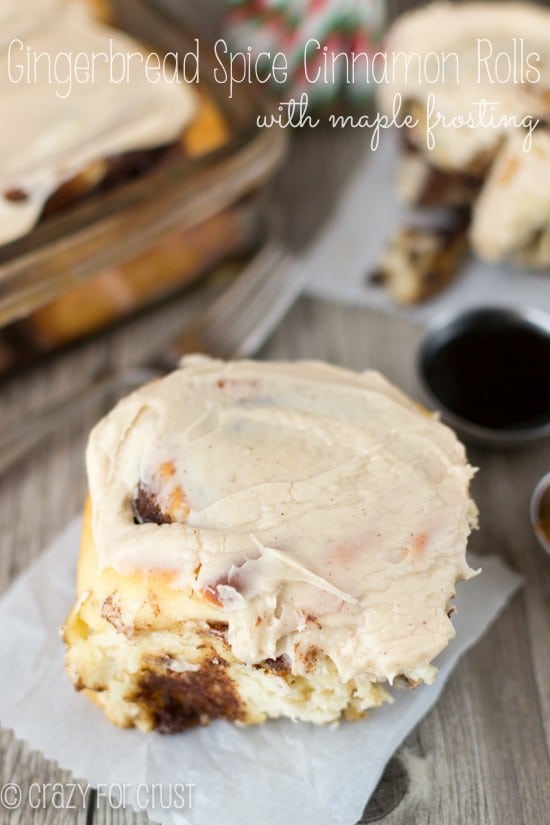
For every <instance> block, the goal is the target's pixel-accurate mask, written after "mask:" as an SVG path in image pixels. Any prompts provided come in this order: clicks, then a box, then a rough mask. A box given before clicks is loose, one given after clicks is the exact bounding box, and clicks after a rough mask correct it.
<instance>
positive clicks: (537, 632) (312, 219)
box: [0, 130, 550, 825]
mask: <svg viewBox="0 0 550 825" xmlns="http://www.w3.org/2000/svg"><path fill="white" fill-rule="evenodd" d="M364 140H365V136H364V134H361V132H360V131H359V130H358V131H355V132H351V133H347V134H337V133H334V132H332V131H329V130H316V133H315V134H307V133H304V134H300V135H297V136H295V143H294V147H293V151H292V156H291V158H290V161H289V164H288V166H287V168H286V169H285V172H284V174H282V175H280V176H279V178H278V180H277V181H276V184H275V187H274V192H273V198H274V199H275V200H278V201H279V202H282V203H284V205H285V229H284V232H285V235H286V237H287V239H288V241H289V243H290V244H292V245H294V246H300V245H302V244H303V243H304V242H306V240H307V239H309V238H310V237H311V236H312V234H313V233H314V231H315V230H316V229H318V227H319V226H320V225H321V224H322V222H323V221H324V220H325V219H326V218H327V217H328V215H329V214H330V210H331V208H332V206H333V205H334V203H335V199H336V197H337V194H338V192H339V190H340V189H341V187H342V186H343V185H344V183H345V181H346V180H347V179H348V178H349V177H350V176H351V175H353V168H354V164H355V162H356V160H357V157H358V155H359V153H360V151H361V149H362V148H363V143H364ZM365 220H368V210H367V209H366V210H365ZM337 275H338V273H335V277H337ZM200 300H201V299H200V296H198V295H195V296H193V297H188V296H187V297H185V298H183V299H179V300H177V301H173V302H172V303H171V304H170V305H169V306H165V307H163V308H160V309H158V310H156V311H154V312H151V313H149V314H147V315H146V316H143V317H141V318H138V319H135V320H134V321H132V322H130V323H128V324H126V325H125V326H124V327H121V328H119V329H118V330H115V331H113V332H111V333H110V334H107V335H105V336H103V337H101V338H99V339H97V340H95V341H92V342H90V343H88V344H85V345H83V346H80V347H78V348H76V349H74V350H73V351H72V352H70V353H68V354H65V355H63V356H62V357H60V358H58V359H57V360H56V361H55V362H54V363H51V364H49V365H47V366H45V367H44V368H42V369H41V370H39V371H36V372H34V373H33V374H31V375H26V376H22V377H20V378H17V379H16V380H13V381H11V382H10V383H9V384H7V385H3V386H2V387H0V415H1V419H0V420H1V421H2V424H3V426H7V422H9V421H10V420H20V419H22V418H24V416H25V415H26V414H27V413H28V412H29V411H31V410H32V409H36V408H40V407H42V406H43V405H45V404H46V403H47V402H51V401H53V400H55V399H56V398H61V397H63V396H64V395H65V394H66V393H67V392H68V391H69V390H73V389H75V388H76V387H78V386H84V385H85V384H86V383H87V381H88V380H89V378H90V376H92V375H94V374H95V373H97V372H98V371H104V370H105V369H107V368H108V367H115V366H118V365H126V364H129V363H139V362H140V361H142V360H145V359H146V357H147V355H149V354H151V353H153V352H154V351H155V350H156V349H158V348H159V347H160V346H162V344H163V343H165V342H167V341H169V340H170V338H171V337H172V336H173V335H174V334H175V333H176V332H177V331H178V330H179V329H180V328H181V326H182V325H183V324H184V323H185V320H186V318H189V317H191V316H192V315H193V314H194V313H195V311H196V307H197V306H198V305H199V303H200ZM420 334H421V332H420V330H419V329H418V328H417V327H415V326H413V325H412V324H408V323H406V322H404V321H400V320H396V319H391V318H387V317H385V316H381V315H377V314H376V313H374V312H372V311H368V310H362V309H354V308H344V307H339V306H332V305H328V304H325V303H322V302H318V301H312V300H306V299H303V300H302V301H300V302H299V304H298V305H297V306H296V307H295V308H294V310H293V311H292V312H291V313H290V315H289V316H288V318H287V319H286V320H285V322H284V323H283V324H282V325H281V327H280V329H279V330H278V331H277V333H276V334H275V335H274V336H273V337H272V339H271V341H270V342H269V343H268V345H267V346H266V347H265V348H264V350H263V352H262V353H261V356H262V357H265V358H299V357H316V358H323V359H327V360H329V361H332V362H334V363H338V364H343V365H346V366H349V367H352V368H355V369H361V368H363V367H373V368H376V369H380V370H381V371H383V372H384V373H385V374H386V375H387V376H388V377H389V378H390V379H391V380H393V381H395V382H396V383H397V384H399V385H400V386H401V387H402V388H403V389H404V390H406V391H407V392H409V393H411V394H412V395H413V396H415V397H419V389H418V384H417V380H416V377H415V370H414V362H415V351H416V347H417V344H418V340H419V337H420ZM105 406H106V405H105V404H101V403H98V404H96V405H94V406H92V407H90V409H89V410H87V412H86V414H85V415H83V416H82V419H81V420H80V421H79V422H77V423H76V424H75V425H74V427H72V428H70V429H69V430H66V431H62V432H58V433H56V434H55V436H54V437H53V438H51V439H50V441H49V442H48V443H47V444H46V445H44V446H43V447H41V448H40V449H39V450H36V451H35V453H34V454H33V455H32V457H30V458H29V459H28V460H26V461H24V462H21V464H20V466H18V467H17V468H15V469H14V470H13V471H11V472H10V473H9V475H7V476H6V477H4V478H0V591H3V590H4V589H5V588H6V587H7V586H8V584H9V582H10V581H11V580H12V579H13V577H14V576H15V575H17V574H18V573H19V572H20V571H22V570H23V569H24V568H25V567H26V566H27V565H28V564H29V563H30V561H32V559H33V558H35V557H36V555H37V554H38V553H40V551H41V549H42V548H43V547H44V545H45V544H46V543H47V542H48V541H50V540H51V539H52V538H53V537H54V536H55V535H56V534H57V533H58V532H59V531H60V530H61V529H62V528H63V527H64V526H65V524H66V523H67V522H68V521H69V520H70V519H71V518H72V517H73V516H74V515H76V514H77V513H78V512H79V511H80V509H81V506H82V501H83V498H84V493H85V479H84V472H83V450H84V445H85V441H86V436H87V432H88V431H89V428H90V427H91V425H92V424H93V422H94V421H95V420H97V418H98V417H99V416H100V415H101V413H102V412H103V411H104V409H105ZM469 452H470V457H471V460H472V462H473V463H475V464H476V465H477V466H478V467H479V468H480V472H479V474H478V476H477V478H476V480H475V482H474V495H475V498H476V500H477V501H478V504H479V507H480V517H481V529H480V530H479V532H478V533H477V534H476V535H475V536H474V537H473V541H472V545H471V546H472V549H475V550H476V551H477V552H479V553H497V554H499V555H501V556H502V557H503V558H505V559H506V560H507V561H508V562H509V563H510V564H511V565H512V566H513V567H515V568H516V569H519V570H520V571H521V572H522V573H523V575H524V576H525V577H526V586H525V588H524V589H523V591H522V592H521V593H520V594H519V595H518V596H516V597H515V599H514V600H513V602H512V603H511V605H510V606H509V607H508V609H507V610H506V611H505V613H504V614H503V615H502V617H501V618H500V619H499V621H498V622H497V623H496V625H495V626H494V627H493V628H492V629H491V630H490V631H489V632H488V634H487V635H486V636H485V637H484V639H483V640H482V641H481V642H480V644H478V645H477V647H476V648H475V649H474V650H472V651H471V652H470V653H469V654H467V656H466V657H465V658H464V659H463V660H462V662H461V664H460V665H459V667H458V668H457V669H456V671H455V673H454V674H453V676H452V678H451V679H450V682H449V684H448V686H447V687H446V689H445V692H444V694H443V696H442V698H441V700H440V701H439V703H438V704H437V706H436V707H435V708H434V709H433V710H432V711H431V713H430V714H429V715H428V716H427V717H426V718H425V719H424V720H423V721H422V722H421V723H420V724H419V725H418V727H417V728H416V730H415V731H414V732H413V733H412V734H411V736H410V737H409V738H408V740H407V741H406V742H405V743H404V744H403V746H402V747H401V748H400V749H399V751H398V753H397V757H398V758H399V760H400V762H401V764H402V766H403V767H404V770H405V771H406V772H407V775H408V790H407V791H406V793H405V796H404V797H403V799H402V801H401V802H400V803H399V804H398V805H397V807H395V808H394V809H393V810H392V811H391V812H389V813H388V814H387V816H385V817H384V818H383V819H382V820H380V821H382V822H383V823H384V825H411V823H414V825H442V824H443V823H445V825H446V824H447V823H450V825H523V824H525V825H546V823H548V814H547V807H548V803H549V802H550V759H549V743H550V656H549V655H548V644H549V639H550V559H549V558H547V557H545V556H544V555H543V554H542V552H541V550H540V549H539V547H538V545H537V543H536V540H535V538H534V536H533V534H532V531H531V529H530V526H529V518H528V502H529V496H530V493H531V490H532V488H533V486H534V484H535V482H536V480H537V479H538V478H539V477H540V476H542V475H543V473H544V472H546V471H547V470H548V469H549V466H550V446H549V444H548V442H546V443H544V444H539V445H537V446H532V447H530V448H522V449H518V450H515V451H510V452H497V451H488V450H487V451H485V450H479V449H475V450H474V449H471V450H470V451H469ZM3 666H6V664H5V663H4V664H3ZM0 749H1V752H2V759H1V763H0V786H1V785H2V784H3V783H5V782H19V783H20V784H21V785H22V786H23V787H28V785H29V784H30V783H31V782H32V781H36V782H65V783H66V782H70V781H73V779H72V778H71V777H70V775H69V774H68V773H67V772H63V771H60V770H59V769H58V767H57V766H56V765H55V764H54V763H52V762H48V761H47V760H45V759H44V758H43V757H42V756H41V755H40V754H36V753H31V752H30V751H29V750H28V748H27V747H26V746H25V745H23V744H21V743H18V742H16V741H15V739H14V738H13V736H12V734H11V733H10V732H9V731H0ZM387 781H388V782H389V783H391V782H397V781H398V779H397V777H396V776H395V775H394V778H393V779H392V777H391V776H388V780H387ZM252 789H253V777H251V793H252V792H253V790H252ZM386 791H387V788H386ZM388 798H391V793H390V794H388V793H387V792H386V793H385V797H384V800H383V799H381V798H378V797H377V799H378V800H379V802H380V804H379V805H378V807H377V806H376V805H375V804H372V805H371V806H370V808H369V809H368V810H367V814H366V815H365V821H370V822H372V821H374V819H373V817H375V816H377V815H378V813H380V812H381V811H383V810H384V807H383V804H382V803H384V804H386V802H387V799H388ZM91 801H92V805H91V806H89V810H88V811H85V810H82V809H80V810H73V811H58V810H55V809H54V808H53V807H51V806H50V807H49V808H47V809H45V810H36V811H32V810H30V809H29V807H28V806H27V807H25V808H22V809H20V810H19V812H17V813H15V812H8V811H6V810H4V809H2V807H1V806H0V825H8V823H9V825H12V823H13V825H19V824H20V823H21V825H49V823H55V824H56V825H84V823H86V825H145V822H146V818H145V816H144V815H143V814H141V815H138V814H134V813H133V812H131V811H116V810H113V809H111V808H110V807H109V806H108V805H107V804H106V803H105V802H101V803H100V804H96V802H95V800H94V799H92V800H91ZM304 822H309V819H308V816H307V812H306V811H304ZM205 825H206V824H205ZM208 825H216V823H208ZM235 825H238V823H235ZM266 825H269V823H266ZM337 825H353V823H338V824H337Z"/></svg>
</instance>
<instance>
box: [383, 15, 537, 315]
mask: <svg viewBox="0 0 550 825" xmlns="http://www.w3.org/2000/svg"><path fill="white" fill-rule="evenodd" d="M386 46H387V54H388V61H389V64H390V66H391V71H390V72H389V77H388V82H387V83H382V84H380V90H379V99H380V105H381V108H382V109H383V110H384V111H385V112H386V113H387V114H390V113H391V112H392V111H393V110H394V109H395V108H396V106H397V107H399V106H400V108H401V113H402V114H403V115H404V114H408V115H409V117H410V118H411V120H410V122H409V125H408V126H406V127H404V128H403V130H402V132H401V137H402V138H403V148H404V151H403V153H402V157H401V163H400V169H399V173H398V176H397V191H398V194H399V197H400V198H401V200H402V201H403V202H404V203H406V204H407V205H412V206H415V207H421V208H422V209H423V210H424V209H425V208H428V209H431V208H434V207H435V208H437V209H440V208H442V207H443V208H445V209H451V210H456V211H457V214H458V213H461V214H466V212H465V210H470V213H471V220H470V225H469V227H468V226H467V225H464V228H463V230H462V238H461V239H460V243H459V244H458V246H460V247H461V248H464V249H465V248H466V241H468V242H469V245H470V246H471V248H472V249H473V251H474V252H475V253H476V254H477V255H478V256H479V257H480V258H482V259H483V260H486V261H500V260H503V261H504V260H506V261H512V262H514V263H519V264H520V265H523V266H525V265H527V266H530V267H536V268H539V269H543V270H548V269H550V162H549V158H550V154H549V151H550V149H549V146H550V130H549V124H550V10H549V9H547V8H544V7H542V6H540V5H536V4H530V3H515V2H511V3H503V2H500V3H488V2H468V3H447V2H436V3H432V4H428V5H426V6H422V7H421V8H418V9H414V10H412V11H410V12H407V13H405V14H403V15H402V16H401V17H399V18H398V19H397V20H396V22H395V23H394V24H393V26H392V27H391V29H390V31H389V32H388V36H387V42H386ZM405 233H406V234H405V240H406V239H407V235H408V234H410V229H409V228H407V230H405ZM429 243H430V245H431V246H434V245H435V246H437V244H438V235H437V233H436V232H435V233H434V232H432V233H430V238H429ZM396 248H397V250H398V254H395V249H396ZM388 260H389V265H388ZM461 261H462V255H458V256H456V259H455V261H454V262H451V263H452V266H451V267H449V268H448V270H447V274H448V276H449V277H443V278H437V277H436V276H437V274H438V273H439V272H440V267H439V266H436V267H434V268H433V272H434V273H435V276H434V278H433V279H432V281H433V282H432V285H431V289H424V288H423V286H424V274H425V273H424V272H423V271H422V260H421V259H419V258H418V257H417V256H416V255H414V256H413V257H412V258H411V257H410V256H409V255H407V244H406V243H403V236H401V237H399V236H397V237H396V238H394V239H392V240H391V241H390V243H389V247H388V250H387V251H385V252H384V253H383V259H382V261H381V264H380V269H384V263H385V264H386V266H385V268H386V273H385V274H386V284H387V285H388V288H389V291H390V293H391V295H392V297H393V298H394V299H395V300H396V301H398V302H401V303H405V304H409V303H417V302H419V301H422V300H425V299H426V298H430V297H432V295H433V294H434V293H435V292H437V291H438V290H439V289H442V288H444V287H445V286H446V284H447V283H448V282H449V281H450V280H451V276H453V277H454V276H456V275H457V274H458V271H459V268H460V264H461ZM403 262H405V264H406V269H407V276H408V279H407V282H411V283H412V287H410V288H407V289H405V290H404V289H402V288H401V282H402V280H403V274H402V273H403ZM395 285H397V288H396V286H395Z"/></svg>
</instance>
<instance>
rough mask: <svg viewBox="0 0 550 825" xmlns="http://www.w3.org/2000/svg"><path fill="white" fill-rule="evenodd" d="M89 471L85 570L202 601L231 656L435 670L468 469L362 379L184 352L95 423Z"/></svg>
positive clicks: (411, 672)
mask: <svg viewBox="0 0 550 825" xmlns="http://www.w3.org/2000/svg"><path fill="white" fill-rule="evenodd" d="M87 465H88V475H89V482H90V494H91V499H92V506H93V514H94V515H93V533H94V539H95V543H96V547H97V552H98V557H99V564H100V568H106V567H112V568H114V569H115V570H116V571H118V572H119V573H121V574H123V575H132V574H135V573H138V574H140V575H143V576H145V577H152V578H153V579H154V578H155V577H162V578H163V580H165V581H168V582H169V586H170V587H172V588H175V589H177V590H179V591H181V592H182V603H183V601H185V600H186V599H187V601H188V602H190V603H191V605H192V604H193V603H198V602H199V600H200V603H202V604H205V603H206V604H208V606H209V608H211V609H212V610H213V611H217V612H218V613H219V615H220V618H221V619H223V621H225V622H227V624H228V631H227V638H228V641H229V643H230V645H231V646H232V649H233V651H234V653H235V655H236V656H237V657H238V658H239V659H241V660H242V661H244V662H247V663H251V664H253V663H256V662H259V661H262V660H264V659H268V658H276V657H278V656H281V655H284V656H286V657H287V658H288V660H289V662H290V664H291V667H292V671H293V672H294V673H300V672H304V671H305V669H306V668H307V660H308V651H309V652H310V651H311V650H312V648H313V649H314V650H315V651H318V652H322V653H324V654H326V655H327V656H328V657H329V658H330V659H331V660H332V662H333V663H334V665H335V667H336V668H337V670H338V673H339V675H340V678H341V679H343V680H347V679H350V678H353V677H354V676H355V675H357V674H367V675H368V676H369V677H370V678H372V679H373V680H376V681H380V680H389V681H390V682H391V681H392V680H393V679H394V678H395V677H396V676H398V675H404V676H406V677H407V678H409V679H411V680H424V681H431V680H432V679H433V676H434V674H435V668H433V666H431V665H430V662H431V660H432V659H433V658H434V656H436V655H437V654H438V653H439V652H440V651H441V650H442V649H443V648H444V647H445V645H446V643H447V642H448V640H449V639H450V638H451V637H452V636H453V635H454V631H453V626H452V623H451V621H450V619H449V617H448V610H449V600H450V599H451V598H452V597H453V595H454V588H455V583H456V581H457V580H459V579H467V578H469V577H470V576H472V575H473V574H474V573H473V571H472V570H471V569H470V568H469V567H468V565H467V563H466V560H465V548H466V540H467V537H468V534H469V532H470V529H471V527H472V526H473V524H474V523H475V519H476V508H475V505H474V504H473V502H472V500H471V499H470V496H469V493H468V486H469V481H470V478H471V477H472V474H473V470H472V468H471V467H469V466H468V464H467V462H466V459H465V454H464V449H463V447H462V445H461V444H460V443H459V442H458V440H457V439H456V437H455V435H454V434H453V433H452V432H451V430H449V429H448V428H447V427H446V426H444V425H443V424H441V423H440V422H439V421H438V420H437V418H436V417H435V416H433V415H431V414H429V413H427V412H426V411H425V410H423V409H422V408H420V407H419V406H418V405H416V404H414V403H413V402H412V401H411V400H409V399H408V398H407V397H406V396H404V395H403V394H402V393H401V392H400V391H399V390H397V389H396V388H395V387H393V386H392V385H391V384H390V383H389V382H388V381H386V380H385V379H384V378H383V377H382V376H381V375H380V374H378V373H377V372H373V371H369V372H365V373H361V374H357V373H354V372H351V371H348V370H345V369H340V368H337V367H333V366H329V365H327V364H323V363H320V362H313V361H303V362H296V363H284V362H281V363H274V362H273V363H262V362H248V361H240V362H227V363H225V362H221V361H215V360H211V359H208V358H204V357H202V356H192V357H188V358H185V359H184V360H183V362H182V367H181V369H179V370H176V371H175V372H174V373H172V374H171V375H169V376H167V377H166V378H163V379H161V380H158V381H155V382H153V383H151V384H148V385H146V386H144V387H142V388H141V389H140V390H138V391H137V392H135V393H133V394H132V395H130V396H128V397H127V398H125V399H124V400H123V401H121V402H120V403H119V404H118V405H117V406H116V407H115V409H114V410H113V411H112V412H111V413H110V414H109V415H107V416H106V417H105V418H104V419H103V420H102V421H101V422H100V423H99V424H98V425H97V426H96V428H95V429H94V431H93V432H92V435H91V438H90V442H89V447H88V452H87ZM191 609H192V608H191Z"/></svg>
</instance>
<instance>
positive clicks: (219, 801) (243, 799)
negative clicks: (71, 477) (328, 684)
mask: <svg viewBox="0 0 550 825" xmlns="http://www.w3.org/2000/svg"><path fill="white" fill-rule="evenodd" d="M79 533H80V521H79V520H77V521H75V522H73V523H72V524H70V525H69V527H68V528H67V529H66V530H65V532H64V533H63V534H62V535H60V536H59V537H58V539H57V540H56V541H54V543H53V544H52V545H51V546H50V548H49V549H47V550H46V551H45V552H44V553H43V555H42V556H40V558H39V559H38V560H37V561H36V562H35V563H34V564H33V565H32V566H31V567H30V568H29V569H28V570H27V571H26V572H25V573H24V574H23V575H22V576H21V577H20V578H19V579H18V580H17V581H16V582H15V583H14V584H13V585H12V587H11V588H10V589H9V590H8V592H7V593H6V594H5V595H4V596H3V598H2V599H1V600H0V661H1V662H2V667H1V675H0V721H1V723H2V725H4V726H5V727H7V728H12V729H13V730H14V731H15V734H16V736H17V737H19V738H20V739H22V740H25V741H26V742H27V743H28V744H29V746H30V747H31V748H33V749H36V750H40V751H42V753H43V754H44V755H45V756H46V757H48V758H53V759H56V760H57V762H58V763H59V765H60V766H61V767H63V768H69V769H70V770H72V772H73V774H74V775H75V776H76V777H78V778H81V779H83V780H87V781H88V782H89V783H90V784H92V785H95V786H97V785H102V786H103V785H109V784H111V783H117V784H120V785H130V786H131V788H130V789H129V791H128V792H126V793H125V799H127V800H128V801H129V802H131V803H132V804H136V806H137V807H138V808H142V807H143V800H142V801H141V802H140V801H139V800H136V797H135V793H137V791H136V789H137V788H138V786H139V785H140V783H147V784H148V785H151V784H152V783H161V784H162V785H163V786H169V785H172V786H175V785H176V784H177V783H182V784H183V783H187V784H193V785H194V788H193V792H192V807H191V809H186V810H181V809H179V810H174V809H172V810H168V809H163V810H161V809H159V808H158V807H157V808H156V809H155V810H153V811H151V810H149V813H150V815H151V816H152V818H153V819H154V820H156V821H158V822H161V823H166V825H168V823H170V825H184V823H185V824H187V823H189V825H195V823H197V825H207V824H208V825H258V824H259V823H263V825H298V823H300V825H303V823H304V822H306V821H307V822H315V825H334V823H335V822H337V823H340V825H353V824H354V823H355V822H356V821H357V820H358V819H359V818H360V816H361V813H362V810H363V807H364V805H365V803H366V802H367V800H368V797H369V796H370V794H371V793H372V791H373V790H374V788H375V787H376V784H377V782H378V780H379V778H380V775H381V773H382V771H383V769H384V766H385V764H386V762H387V761H388V759H389V758H390V756H391V754H392V753H393V751H394V750H395V749H396V748H397V747H398V745H399V744H400V743H401V741H402V740H403V739H404V738H405V737H406V735H407V734H408V733H409V731H410V730H411V729H412V728H413V727H414V725H415V724H416V723H417V722H418V721H419V720H420V719H421V718H422V717H423V716H424V714H425V713H426V712H427V711H428V710H429V708H430V707H431V706H432V705H433V704H434V703H435V702H436V700H437V698H438V696H439V695H440V693H441V691H442V689H443V686H444V683H445V681H446V679H447V678H448V676H449V674H450V673H451V671H452V669H453V667H454V666H455V664H456V662H457V661H458V659H459V657H460V656H461V655H462V653H464V651H466V650H467V649H468V648H469V647H470V646H471V645H473V644H474V643H475V642H476V641H477V639H479V637H480V636H481V635H482V633H483V632H484V630H485V629H486V628H487V626H488V625H489V624H490V623H491V622H492V621H493V619H494V618H495V617H496V616H497V614H498V613H499V612H500V611H501V610H502V608H503V607H504V606H505V604H506V602H507V601H508V600H509V598H510V597H511V596H512V594H513V593H514V591H515V590H516V589H517V588H518V586H519V584H520V577H519V576H518V575H516V574H515V573H512V572H511V571H510V570H509V569H508V568H507V567H506V566H505V565H504V564H503V563H502V562H501V561H500V560H499V559H497V558H496V557H484V558H483V560H481V559H479V558H474V557H472V558H471V559H470V564H472V565H473V566H474V567H475V566H478V565H480V566H481V565H482V566H483V574H482V575H481V576H479V577H478V578H476V579H474V580H472V581H470V582H467V583H465V584H459V585H458V593H457V599H456V605H457V613H456V614H455V616H454V619H453V620H454V622H455V626H456V630H457V635H456V638H455V639H454V640H453V641H452V642H451V643H450V644H449V646H448V648H447V650H446V651H445V653H444V654H443V655H442V656H440V657H439V659H438V661H437V664H438V666H439V668H440V673H439V676H438V679H437V681H436V683H435V685H432V686H430V687H427V686H424V687H420V688H417V689H416V690H407V691H405V690H396V691H394V694H395V703H394V704H393V705H388V706H386V707H383V708H381V709H379V710H374V711H373V712H372V714H371V715H370V716H369V718H368V719H365V720H363V721H361V722H356V723H344V724H342V725H340V726H339V727H333V728H317V727H315V726H313V725H307V724H293V723H291V722H272V723H268V724H266V725H261V726H256V727H251V728H244V729H243V728H241V729H240V728H238V727H234V726H232V725H230V724H227V723H223V722H216V723H214V724H212V725H211V726H210V727H208V728H201V729H197V730H193V731H190V732H187V733H185V734H180V735H176V736H171V737H170V736H160V735H157V734H143V733H140V732H138V731H135V730H120V729H118V728H115V727H113V726H112V725H111V724H110V723H109V722H107V721H106V719H105V718H104V717H103V715H102V713H101V712H100V711H99V710H98V709H97V708H96V707H95V706H94V705H92V704H91V703H90V702H89V701H88V700H87V699H86V698H85V697H84V696H82V695H81V694H78V693H76V692H75V691H74V690H73V688H72V686H71V684H70V683H69V680H68V678H67V676H66V675H65V673H64V671H63V656H64V650H63V645H62V643H61V640H60V637H59V627H60V625H61V624H62V622H63V620H64V618H65V615H66V614H67V612H68V610H69V608H70V606H71V604H72V601H73V598H74V587H75V584H74V583H75V570H76V559H77V554H78V545H79ZM165 803H166V796H163V804H165Z"/></svg>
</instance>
